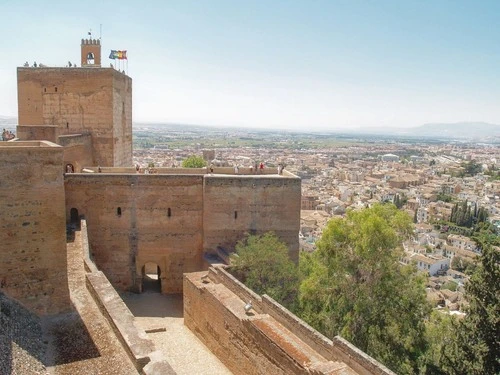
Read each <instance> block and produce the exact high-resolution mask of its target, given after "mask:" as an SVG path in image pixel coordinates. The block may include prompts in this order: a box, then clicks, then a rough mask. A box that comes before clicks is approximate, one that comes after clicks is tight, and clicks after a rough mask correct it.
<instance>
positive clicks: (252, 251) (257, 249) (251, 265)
mask: <svg viewBox="0 0 500 375" xmlns="http://www.w3.org/2000/svg"><path fill="white" fill-rule="evenodd" d="M236 253H237V256H234V255H233V256H232V258H231V272H232V273H233V274H235V276H236V277H238V278H239V279H240V280H241V281H242V282H244V283H245V285H246V286H248V287H249V288H250V289H252V290H253V291H255V292H256V293H259V294H264V293H265V294H267V295H269V296H270V297H272V298H274V299H275V300H276V301H278V302H280V303H281V304H283V305H284V306H286V307H287V308H288V309H290V310H292V311H294V310H296V309H295V306H296V304H297V290H298V286H299V274H298V267H297V265H296V264H295V263H294V262H292V261H291V260H290V257H289V256H288V247H287V246H286V244H285V243H283V242H282V241H280V239H279V238H278V237H277V236H276V235H275V234H274V233H272V232H268V233H266V234H264V235H261V236H255V235H248V236H247V237H246V239H244V240H242V241H240V242H238V244H237V245H236Z"/></svg>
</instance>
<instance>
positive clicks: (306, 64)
mask: <svg viewBox="0 0 500 375" xmlns="http://www.w3.org/2000/svg"><path fill="white" fill-rule="evenodd" d="M146 4H147V5H146ZM0 19H1V20H2V22H1V23H0V32H1V34H0V35H2V47H3V48H2V57H1V58H0V87H1V88H2V90H0V115H16V114H17V91H16V67H17V66H20V65H22V64H23V63H24V62H25V61H29V62H30V63H32V62H33V61H37V62H42V63H44V64H46V65H48V66H64V65H65V64H66V63H67V61H68V60H69V61H72V62H79V60H80V56H79V54H80V39H81V38H82V37H85V36H86V34H87V31H88V30H89V29H90V28H91V29H92V31H93V34H94V36H98V34H99V25H100V24H102V25H103V26H102V27H103V33H102V44H103V55H104V59H103V66H109V62H110V61H111V60H108V59H107V55H108V54H109V50H110V49H126V50H128V56H129V62H128V72H129V75H130V76H131V77H132V78H133V80H134V81H133V102H134V108H133V116H134V120H135V121H161V122H178V123H195V124H206V125H225V126H253V127H263V128H265V127H272V128H287V129H295V130H306V129H328V130H336V129H345V128H358V127H411V126H417V125H420V124H423V123H428V122H457V121H486V122H491V123H495V124H500V27H499V26H498V20H499V19H500V1H486V0H482V1H457V0H455V1H439V0H432V1H431V0H428V1H423V0H420V1H409V0H403V1H383V0H377V1H369V0H365V1H356V0H345V1H336V0H330V1H318V0H316V1H315V0H309V1H293V0H288V1H270V0H269V1H246V2H243V1H217V0H212V1H201V0H199V1H188V0H183V1H146V2H139V1H127V0H123V1H120V2H110V1H92V0H88V1H85V2H73V1H71V0H65V1H50V0H47V1H40V0H38V1H31V0H23V1H19V0H0Z"/></svg>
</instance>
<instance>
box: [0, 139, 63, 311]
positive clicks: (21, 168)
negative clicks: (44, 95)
mask: <svg viewBox="0 0 500 375" xmlns="http://www.w3.org/2000/svg"><path fill="white" fill-rule="evenodd" d="M62 159H63V148H62V147H60V146H58V145H56V144H53V143H50V142H2V143H1V144H0V176H1V179H0V231H1V232H2V240H1V241H0V289H1V290H2V292H4V293H5V294H7V295H8V296H10V297H12V298H15V299H16V300H18V301H19V302H20V303H22V304H23V305H24V306H25V307H27V308H28V309H30V310H31V311H34V312H36V313H37V314H56V313H60V312H65V311H68V310H70V309H71V303H70V299H69V290H68V276H67V260H66V233H65V222H66V220H65V208H64V181H63V175H62V170H61V166H62ZM33 160H36V163H34V162H33Z"/></svg>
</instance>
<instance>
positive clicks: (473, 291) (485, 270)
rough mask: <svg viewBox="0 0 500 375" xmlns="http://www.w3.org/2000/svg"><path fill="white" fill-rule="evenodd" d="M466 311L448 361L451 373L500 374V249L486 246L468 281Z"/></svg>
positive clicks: (446, 362) (459, 324)
mask: <svg viewBox="0 0 500 375" xmlns="http://www.w3.org/2000/svg"><path fill="white" fill-rule="evenodd" d="M466 298H467V300H468V302H469V307H468V309H467V310H466V312H467V315H466V316H465V318H464V319H463V320H461V321H460V322H459V323H458V324H457V325H456V327H455V332H456V337H455V340H454V342H453V345H450V347H449V353H448V356H447V360H446V361H445V364H447V365H448V368H449V373H450V374H456V375H458V374H471V375H482V374H500V251H499V250H498V248H495V247H493V246H490V245H485V246H484V247H483V254H482V256H481V262H480V264H479V265H478V269H477V271H476V272H475V273H474V275H473V276H472V277H471V279H470V281H469V283H468V284H467V285H466Z"/></svg>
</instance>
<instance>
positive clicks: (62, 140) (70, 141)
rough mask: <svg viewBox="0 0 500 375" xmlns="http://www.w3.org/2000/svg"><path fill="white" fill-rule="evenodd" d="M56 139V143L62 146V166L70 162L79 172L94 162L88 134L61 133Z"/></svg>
mask: <svg viewBox="0 0 500 375" xmlns="http://www.w3.org/2000/svg"><path fill="white" fill-rule="evenodd" d="M58 139H59V141H58V144H60V145H61V146H64V160H63V164H64V166H66V164H71V165H73V168H74V171H75V172H80V171H81V170H82V168H84V167H85V166H86V165H93V164H94V160H93V159H92V137H91V135H90V134H74V135H73V134H72V135H62V136H60V137H59V138H58ZM65 172H66V170H65Z"/></svg>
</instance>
